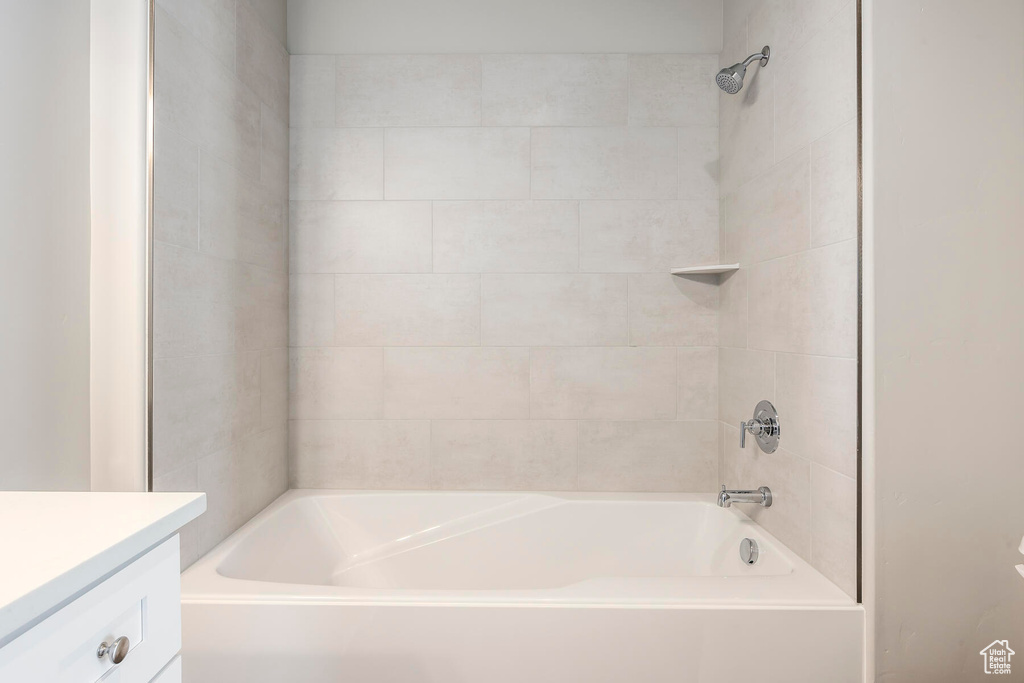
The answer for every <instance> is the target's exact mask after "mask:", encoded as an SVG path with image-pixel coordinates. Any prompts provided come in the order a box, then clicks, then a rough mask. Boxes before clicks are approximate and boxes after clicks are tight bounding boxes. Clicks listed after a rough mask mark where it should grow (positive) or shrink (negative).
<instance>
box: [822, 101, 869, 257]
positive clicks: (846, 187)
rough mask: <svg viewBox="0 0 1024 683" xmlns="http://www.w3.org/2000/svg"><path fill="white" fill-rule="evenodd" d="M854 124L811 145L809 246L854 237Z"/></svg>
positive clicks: (856, 186)
mask: <svg viewBox="0 0 1024 683" xmlns="http://www.w3.org/2000/svg"><path fill="white" fill-rule="evenodd" d="M857 175H858V161H857V121H856V120H854V121H850V122H849V123H847V124H845V125H843V126H842V127H840V128H837V129H836V130H835V131H833V132H831V133H829V134H828V135H826V136H825V137H823V138H821V139H820V140H815V141H814V142H813V143H811V246H815V247H819V246H822V245H825V244H832V243H834V242H842V241H843V240H848V239H853V238H854V237H856V236H857V221H858V193H859V187H858V181H857Z"/></svg>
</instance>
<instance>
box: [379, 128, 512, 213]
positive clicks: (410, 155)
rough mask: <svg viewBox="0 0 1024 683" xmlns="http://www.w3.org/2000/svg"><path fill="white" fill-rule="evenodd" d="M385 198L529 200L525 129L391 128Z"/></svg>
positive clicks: (387, 153)
mask: <svg viewBox="0 0 1024 683" xmlns="http://www.w3.org/2000/svg"><path fill="white" fill-rule="evenodd" d="M385 167H386V176H385V196H386V197H387V198H388V199H527V198H529V196H530V130H529V129H528V128H389V129H388V130H387V134H386V136H385Z"/></svg>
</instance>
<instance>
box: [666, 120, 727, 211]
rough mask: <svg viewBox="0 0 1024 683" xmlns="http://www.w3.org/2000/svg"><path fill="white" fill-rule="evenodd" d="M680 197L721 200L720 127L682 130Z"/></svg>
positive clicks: (679, 139)
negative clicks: (719, 183)
mask: <svg viewBox="0 0 1024 683" xmlns="http://www.w3.org/2000/svg"><path fill="white" fill-rule="evenodd" d="M676 136H677V138H678V145H679V198H680V199H703V200H712V201H713V200H715V199H718V194H719V189H718V172H719V170H718V167H719V162H718V157H719V154H718V143H719V140H718V128H717V127H711V126H704V127H700V128H695V127H690V128H680V129H679V130H678V131H677V132H676Z"/></svg>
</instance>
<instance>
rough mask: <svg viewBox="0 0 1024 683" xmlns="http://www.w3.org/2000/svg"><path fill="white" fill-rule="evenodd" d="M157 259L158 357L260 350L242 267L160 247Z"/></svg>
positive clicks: (155, 332)
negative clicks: (251, 333) (254, 337)
mask: <svg viewBox="0 0 1024 683" xmlns="http://www.w3.org/2000/svg"><path fill="white" fill-rule="evenodd" d="M153 260H154V288H153V290H154V291H153V296H154V344H153V346H154V348H153V353H154V357H157V358H160V357H169V356H183V355H211V354H224V353H233V352H236V351H237V350H240V349H253V348H259V346H258V344H257V343H255V340H254V339H252V337H251V336H250V335H249V334H248V333H250V332H251V331H252V330H253V329H254V327H255V326H254V324H253V322H252V321H251V319H247V316H248V315H249V314H251V312H252V307H251V306H250V305H247V304H248V303H249V301H250V294H251V293H249V292H246V291H244V290H242V288H241V284H242V274H241V269H240V266H239V265H238V264H236V263H232V262H230V261H225V260H223V259H219V258H215V257H212V256H207V255H202V254H199V253H197V252H195V251H191V250H187V249H181V248H178V247H173V246H170V245H164V244H161V243H158V244H157V245H156V246H155V248H154V258H153Z"/></svg>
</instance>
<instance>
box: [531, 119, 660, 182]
mask: <svg viewBox="0 0 1024 683" xmlns="http://www.w3.org/2000/svg"><path fill="white" fill-rule="evenodd" d="M676 144H677V137H676V130H675V129H674V128H621V127H620V128H535V129H533V141H532V150H533V153H532V158H531V164H532V167H533V173H532V192H533V197H534V199H676V198H677V197H678V196H679V187H678V185H677V179H678V169H677V168H676V162H677V157H676Z"/></svg>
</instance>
